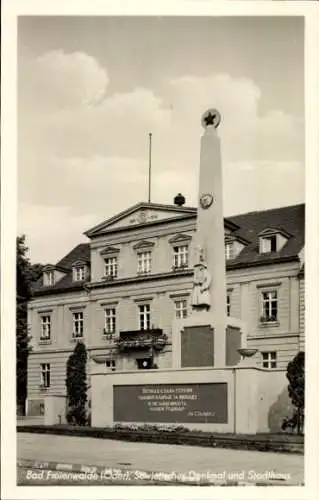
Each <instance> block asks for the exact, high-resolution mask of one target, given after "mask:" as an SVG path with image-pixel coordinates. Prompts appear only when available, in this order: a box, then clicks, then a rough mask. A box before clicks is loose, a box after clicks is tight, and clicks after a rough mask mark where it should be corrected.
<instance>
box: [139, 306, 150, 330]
mask: <svg viewBox="0 0 319 500" xmlns="http://www.w3.org/2000/svg"><path fill="white" fill-rule="evenodd" d="M138 309H139V320H140V330H149V329H150V326H151V306H150V305H149V304H142V305H140V306H138Z"/></svg>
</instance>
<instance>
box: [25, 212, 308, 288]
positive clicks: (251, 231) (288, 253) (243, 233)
mask: <svg viewBox="0 0 319 500" xmlns="http://www.w3.org/2000/svg"><path fill="white" fill-rule="evenodd" d="M138 205H139V206H140V205H142V204H138ZM152 205H154V207H155V206H156V204H152ZM160 206H161V207H165V208H166V207H170V206H169V205H160ZM135 208H136V206H135ZM175 208H176V207H175ZM179 209H180V207H179ZM190 210H194V209H190ZM194 215H196V210H195V211H194ZM162 222H164V221H162ZM225 222H229V223H230V225H232V226H233V227H236V229H235V230H234V231H232V233H231V235H232V237H235V238H238V240H239V241H243V242H247V245H246V246H245V247H244V248H243V249H242V251H241V252H240V254H239V255H238V256H237V257H236V258H235V259H232V260H230V261H227V269H229V270H230V269H239V268H242V267H251V266H257V265H267V264H274V263H280V262H289V261H293V260H299V253H300V251H301V250H302V248H303V247H304V238H305V235H304V233H305V227H304V226H305V205H304V204H300V205H292V206H288V207H281V208H275V209H270V210H263V211H256V212H249V213H246V214H241V215H236V216H232V217H228V218H227V219H225ZM225 225H226V224H225ZM269 228H273V229H274V230H279V231H282V232H284V233H286V234H289V235H291V237H290V238H289V239H288V241H287V243H286V244H285V245H284V246H283V248H282V249H281V250H280V251H278V252H276V253H272V254H260V253H259V237H260V233H262V231H264V230H265V229H269ZM78 260H85V261H87V262H89V261H90V244H89V243H81V244H80V245H77V246H76V247H75V248H74V249H73V250H71V252H69V253H68V254H67V255H66V256H65V257H63V259H61V260H60V261H59V262H57V264H56V266H58V267H60V268H63V269H66V270H67V274H66V276H64V277H63V278H62V279H61V280H59V281H58V282H57V283H55V284H54V285H52V286H49V287H43V282H42V278H41V279H40V280H39V281H38V282H37V283H36V284H35V285H34V287H33V291H34V293H35V295H42V294H43V295H44V294H48V293H50V294H51V293H57V292H64V291H69V290H70V291H72V290H78V289H83V283H82V282H73V281H72V264H74V262H76V261H78Z"/></svg>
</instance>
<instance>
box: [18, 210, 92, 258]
mask: <svg viewBox="0 0 319 500" xmlns="http://www.w3.org/2000/svg"><path fill="white" fill-rule="evenodd" d="M18 209H19V223H18V232H19V234H26V236H27V245H28V247H29V249H30V252H29V256H30V258H31V261H32V262H41V263H43V264H46V263H50V264H54V263H56V262H57V261H58V260H60V259H61V258H62V257H63V256H64V255H66V254H67V253H68V252H69V251H70V250H71V249H72V248H73V247H74V246H76V245H78V244H79V243H81V242H85V241H88V240H87V239H86V237H84V236H83V234H82V233H83V231H84V229H85V228H86V227H91V226H94V225H95V224H96V223H97V222H98V219H99V218H98V217H97V216H96V215H95V216H94V215H86V216H80V217H79V216H74V215H72V214H71V212H70V208H69V207H67V206H60V207H47V206H45V205H28V204H27V203H19V207H18ZM48 235H49V239H48Z"/></svg>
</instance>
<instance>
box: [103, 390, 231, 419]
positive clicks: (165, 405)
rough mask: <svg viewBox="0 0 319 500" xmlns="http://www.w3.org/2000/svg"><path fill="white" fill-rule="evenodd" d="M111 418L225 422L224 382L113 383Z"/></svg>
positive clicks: (225, 398) (225, 396)
mask: <svg viewBox="0 0 319 500" xmlns="http://www.w3.org/2000/svg"><path fill="white" fill-rule="evenodd" d="M113 420H114V422H144V423H147V422H171V423H222V424H226V423H227V421H228V409H227V383H226V382H222V383H198V384H149V385H115V386H114V387H113Z"/></svg>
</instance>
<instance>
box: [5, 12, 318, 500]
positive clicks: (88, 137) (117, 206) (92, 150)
mask: <svg viewBox="0 0 319 500" xmlns="http://www.w3.org/2000/svg"><path fill="white" fill-rule="evenodd" d="M250 3H252V2H250ZM285 3H290V2H285ZM306 38H307V37H306V18H305V16H304V15H302V14H300V15H296V13H295V14H294V15H290V12H289V10H287V15H282V14H281V15H275V14H274V15H251V14H247V15H216V14H215V15H210V16H204V15H192V16H191V15H188V16H183V15H175V16H173V15H107V14H104V15H102V14H101V15H89V14H86V15H81V16H78V15H75V14H74V15H62V14H61V15H45V14H41V15H22V14H21V15H19V16H17V24H16V132H17V137H16V191H17V203H16V211H15V212H13V215H12V217H13V218H14V214H15V213H16V223H14V225H13V227H14V232H15V234H14V245H11V247H12V248H13V247H14V252H15V256H14V274H15V278H14V279H15V282H14V286H15V298H14V302H15V305H14V307H15V320H14V321H15V324H14V329H15V332H14V330H13V331H12V336H13V337H14V350H15V355H16V359H15V360H14V359H13V360H12V363H11V368H10V370H11V377H12V379H13V378H14V381H12V382H15V387H14V389H13V390H14V391H15V395H14V396H15V397H14V399H15V401H14V405H15V415H12V417H13V419H14V420H15V422H14V428H15V433H16V434H15V436H14V438H13V440H12V441H11V446H12V448H14V447H16V456H15V459H14V460H15V465H14V464H13V467H14V468H15V472H14V474H16V486H17V487H18V490H19V489H20V488H21V487H25V486H29V487H33V489H32V491H35V492H36V493H35V495H37V496H34V497H33V498H40V497H39V496H38V495H40V496H41V490H42V489H43V487H52V486H54V487H56V488H54V490H51V491H56V492H59V488H58V487H64V486H72V487H77V488H78V489H79V490H80V488H79V487H81V486H82V487H94V486H95V487H96V486H100V487H101V486H103V487H108V486H147V487H150V488H151V489H150V490H149V491H150V495H152V489H153V487H155V486H166V487H169V486H174V487H176V486H178V487H180V489H181V490H182V489H183V488H182V487H192V488H194V487H198V486H201V487H203V488H201V490H200V491H204V489H205V488H204V487H210V488H213V487H218V486H225V487H245V486H252V487H255V488H257V489H256V491H257V493H256V496H255V498H257V496H258V488H259V489H262V487H272V488H275V487H281V488H280V489H279V491H284V490H285V489H284V488H282V487H283V486H286V487H299V488H300V492H301V493H300V495H301V496H300V497H299V498H304V496H302V495H303V493H302V491H303V487H304V486H305V477H306V471H305V456H304V454H305V440H306V437H307V433H306V429H307V432H308V428H307V426H306V419H307V412H306V411H305V399H306V398H305V384H306V380H305V373H306V370H305V364H306V363H307V361H305V358H306V359H307V352H306V351H307V349H308V347H307V349H305V347H306V344H307V343H306V340H305V339H306V331H307V336H308V335H309V331H308V328H307V321H306V319H305V318H306V301H307V289H308V288H307V287H308V261H307V255H308V254H307V248H306V246H305V241H306V214H307V215H309V211H308V205H307V203H308V201H307V196H306V185H307V175H308V172H309V170H307V166H306V159H307V158H308V156H307V155H306V146H307V138H306V99H307V88H306V83H307V82H306V79H305V66H306V59H305V53H306ZM308 144H309V143H308ZM5 168H8V167H6V166H5ZM2 187H3V183H2ZM306 205H307V209H306ZM317 226H318V224H317ZM307 241H308V240H307ZM2 267H3V266H2ZM311 269H313V267H312V268H311ZM2 290H3V287H2ZM307 304H308V302H307ZM307 307H308V306H307ZM307 339H308V337H307ZM307 342H308V340H307ZM307 346H308V344H307ZM5 362H6V361H5V360H4V351H3V350H2V360H1V364H2V365H3V363H5ZM14 370H16V371H15V375H14ZM2 402H3V404H4V400H3V396H2ZM4 411H5V410H4V409H2V415H3V412H4ZM111 490H112V488H111ZM30 491H31V490H30ZM92 491H93V490H92ZM107 491H108V490H107ZM165 491H166V489H164V490H163V494H165V496H167V494H166V493H165ZM192 491H193V490H192ZM211 491H212V490H211ZM223 491H226V490H223ZM247 491H248V490H247ZM269 491H272V489H271V490H269ZM274 491H275V490H274ZM177 494H178V490H177ZM46 495H47V494H45V497H46V498H47V496H46ZM57 495H59V493H57ZM88 495H89V496H90V493H88ZM107 495H108V494H107ZM194 495H195V496H194V497H193V498H195V497H198V498H199V496H198V494H197V493H194ZM4 498H13V497H10V496H5V497H4ZM19 498H20V497H19ZM21 498H22V497H21ZM23 498H31V497H29V496H28V497H23ZM41 498H44V496H42V497H41ZM50 498H53V496H51V497H50ZM54 498H58V496H56V497H54ZM59 498H62V496H59ZM63 498H66V497H63ZM92 498H93V497H92ZM96 498H98V497H96ZM104 498H106V497H104ZM112 498H113V497H112ZM123 498H124V497H123ZM207 498H208V497H207ZM278 498H279V497H278ZM294 498H297V497H294Z"/></svg>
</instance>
